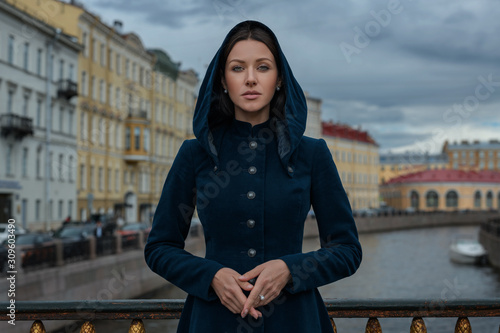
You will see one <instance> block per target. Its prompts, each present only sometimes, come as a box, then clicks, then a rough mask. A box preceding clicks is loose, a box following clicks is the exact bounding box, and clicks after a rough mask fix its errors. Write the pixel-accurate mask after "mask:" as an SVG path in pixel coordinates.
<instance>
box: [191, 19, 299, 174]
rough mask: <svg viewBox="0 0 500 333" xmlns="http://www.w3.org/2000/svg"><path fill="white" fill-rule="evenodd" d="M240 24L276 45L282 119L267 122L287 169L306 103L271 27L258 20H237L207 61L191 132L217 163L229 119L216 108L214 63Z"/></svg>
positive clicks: (296, 143) (215, 66) (216, 163)
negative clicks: (282, 91) (258, 30)
mask: <svg viewBox="0 0 500 333" xmlns="http://www.w3.org/2000/svg"><path fill="white" fill-rule="evenodd" d="M242 25H250V26H254V27H257V28H261V29H263V30H265V31H267V32H268V33H269V35H270V36H271V37H272V38H273V39H274V41H275V42H276V45H277V48H278V54H279V57H280V69H281V70H280V72H281V79H282V81H281V85H282V86H283V88H284V89H285V95H286V102H285V111H284V119H278V117H275V116H272V115H271V119H270V121H271V122H270V124H271V127H272V128H273V130H274V131H275V133H276V138H277V142H278V154H279V157H280V160H281V162H282V165H283V167H284V168H285V170H287V168H288V167H289V166H291V165H293V160H294V158H293V153H294V151H295V149H296V148H297V146H298V145H299V143H300V140H301V139H302V136H303V134H304V131H305V128H306V120H307V103H306V99H305V96H304V93H303V91H302V88H301V87H300V85H299V84H298V82H297V81H296V80H295V77H294V76H293V74H292V70H291V68H290V66H289V65H288V62H287V60H286V58H285V55H284V54H283V52H282V50H281V47H280V46H279V43H278V40H277V38H276V36H275V35H274V33H273V32H272V31H271V29H269V28H268V27H267V26H265V25H264V24H262V23H260V22H256V21H244V22H241V23H239V24H238V25H236V26H235V27H234V28H233V29H231V31H230V32H229V33H228V34H227V36H226V38H225V39H224V42H223V43H222V45H221V47H220V48H219V50H218V51H217V53H216V54H215V56H214V58H213V59H212V61H211V62H210V65H209V66H208V69H207V72H206V74H205V78H204V79H203V82H202V84H201V87H200V91H199V94H198V100H197V103H196V107H195V111H194V117H193V132H194V135H195V136H196V138H197V140H198V141H199V143H200V144H201V145H202V146H203V148H204V149H205V150H206V151H207V152H208V154H209V155H210V156H211V157H212V159H213V161H214V163H215V165H216V166H217V165H218V164H219V158H218V147H219V145H220V140H221V139H222V135H220V131H223V129H224V127H225V125H227V124H228V120H231V119H228V117H227V116H226V115H224V114H223V113H222V111H220V108H219V100H218V98H219V97H218V96H217V92H216V91H217V89H220V86H221V82H220V74H219V73H218V72H219V70H218V65H219V61H220V60H221V57H223V55H222V53H223V52H224V49H225V46H226V45H227V43H228V42H229V41H230V39H231V37H232V36H233V35H234V33H235V32H236V31H237V30H238V29H239V28H240V27H241V26H242Z"/></svg>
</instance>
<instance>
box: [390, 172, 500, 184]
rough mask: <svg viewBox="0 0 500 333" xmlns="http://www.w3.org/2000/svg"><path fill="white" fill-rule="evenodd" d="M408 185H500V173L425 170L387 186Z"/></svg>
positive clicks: (405, 176)
mask: <svg viewBox="0 0 500 333" xmlns="http://www.w3.org/2000/svg"><path fill="white" fill-rule="evenodd" d="M406 183H495V184H500V172H498V171H491V170H481V171H464V170H424V171H420V172H415V173H410V174H407V175H403V176H399V177H396V178H392V179H391V180H389V181H388V182H387V183H386V184H406Z"/></svg>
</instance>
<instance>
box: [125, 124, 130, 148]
mask: <svg viewBox="0 0 500 333" xmlns="http://www.w3.org/2000/svg"><path fill="white" fill-rule="evenodd" d="M125 150H130V127H125Z"/></svg>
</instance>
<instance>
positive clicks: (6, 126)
mask: <svg viewBox="0 0 500 333" xmlns="http://www.w3.org/2000/svg"><path fill="white" fill-rule="evenodd" d="M0 129H1V135H2V136H3V137H7V136H9V135H12V136H13V137H14V138H15V139H17V140H21V139H22V138H24V137H25V136H27V135H33V119H31V118H28V117H22V116H19V115H17V114H13V113H7V114H3V115H1V116H0Z"/></svg>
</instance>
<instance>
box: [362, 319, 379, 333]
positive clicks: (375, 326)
mask: <svg viewBox="0 0 500 333" xmlns="http://www.w3.org/2000/svg"><path fill="white" fill-rule="evenodd" d="M365 333H382V326H380V323H379V322H378V319H377V318H373V317H372V318H370V319H368V322H367V323H366V329H365Z"/></svg>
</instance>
